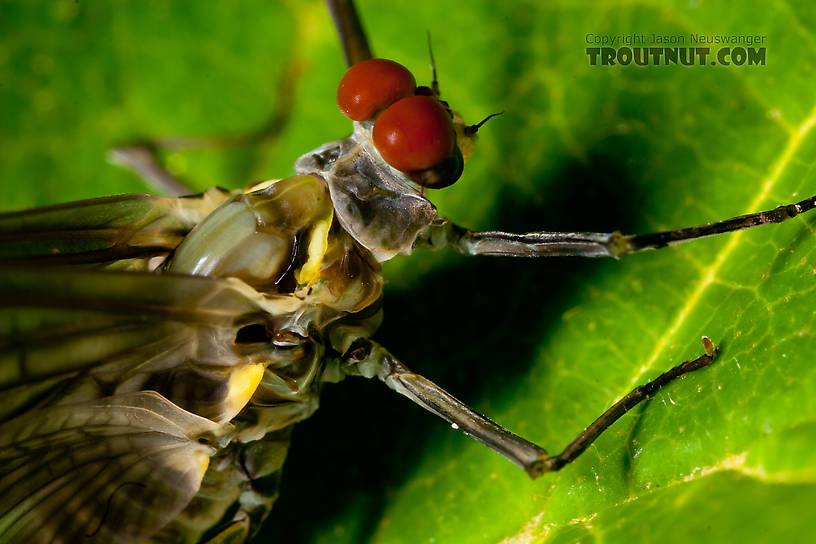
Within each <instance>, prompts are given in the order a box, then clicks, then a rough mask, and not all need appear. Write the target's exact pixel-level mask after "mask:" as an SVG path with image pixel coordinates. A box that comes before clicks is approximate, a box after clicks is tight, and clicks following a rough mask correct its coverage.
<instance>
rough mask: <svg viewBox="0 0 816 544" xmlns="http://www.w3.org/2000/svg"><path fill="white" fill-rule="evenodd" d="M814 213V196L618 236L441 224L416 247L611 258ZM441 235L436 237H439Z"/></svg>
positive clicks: (611, 233)
mask: <svg viewBox="0 0 816 544" xmlns="http://www.w3.org/2000/svg"><path fill="white" fill-rule="evenodd" d="M813 208H816V195H814V196H811V197H810V198H806V199H805V200H802V201H800V202H797V203H795V204H787V205H784V206H779V207H777V208H774V209H773V210H768V211H764V212H759V213H750V214H747V215H740V216H737V217H733V218H731V219H726V220H724V221H717V222H716V223H706V224H704V225H697V226H694V227H686V228H682V229H676V230H667V231H662V232H653V233H649V234H639V235H624V234H621V233H620V232H529V233H525V234H515V233H510V232H498V231H491V232H472V231H470V230H468V229H466V228H463V227H459V226H457V225H454V224H452V223H445V224H444V225H441V226H439V227H437V228H436V230H435V231H432V232H429V233H428V236H426V237H424V238H423V239H422V240H420V241H418V244H417V246H423V245H424V246H431V247H435V248H438V247H443V246H450V247H453V248H454V249H456V250H457V251H459V252H461V253H465V254H467V255H495V256H504V257H564V256H576V257H614V258H618V257H620V256H622V255H626V254H628V253H636V252H638V251H643V250H646V249H659V248H662V247H666V246H671V245H675V244H680V243H683V242H688V241H690V240H697V239H699V238H706V237H709V236H716V235H717V234H724V233H726V232H734V231H738V230H745V229H749V228H752V227H759V226H762V225H770V224H772V223H782V222H783V221H786V220H788V219H791V218H793V217H796V216H797V215H800V214H802V213H805V212H807V211H810V210H812V209H813ZM440 232H441V236H439V234H440Z"/></svg>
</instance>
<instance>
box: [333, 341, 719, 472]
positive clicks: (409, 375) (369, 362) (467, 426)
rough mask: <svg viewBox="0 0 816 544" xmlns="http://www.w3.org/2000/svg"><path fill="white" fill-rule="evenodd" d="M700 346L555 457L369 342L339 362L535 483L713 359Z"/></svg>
mask: <svg viewBox="0 0 816 544" xmlns="http://www.w3.org/2000/svg"><path fill="white" fill-rule="evenodd" d="M702 342H703V348H704V351H705V353H704V354H703V355H701V356H700V357H698V358H697V359H694V360H691V361H685V362H683V363H681V364H679V365H677V366H675V367H674V368H672V369H671V370H669V371H668V372H665V373H663V374H661V375H660V376H658V377H657V378H655V379H654V380H652V381H650V382H649V383H647V384H645V385H641V386H639V387H636V388H635V389H633V390H632V391H631V392H630V393H629V394H628V395H626V396H624V397H623V398H621V399H620V400H619V401H617V402H616V403H615V404H613V405H612V406H611V407H610V408H609V409H608V410H607V411H606V412H604V413H603V414H601V416H600V417H598V418H597V419H596V420H595V421H593V422H592V423H591V424H590V425H589V426H588V427H587V428H586V429H584V431H583V432H581V434H579V435H578V436H577V437H576V438H575V439H574V440H573V441H572V442H570V443H569V445H568V446H567V447H566V448H564V450H563V451H562V452H561V453H559V454H557V455H549V454H548V453H547V451H546V450H545V449H544V448H542V447H540V446H538V445H536V444H534V443H532V442H530V441H529V440H526V439H524V438H522V437H520V436H518V435H515V434H513V433H511V432H510V431H508V430H507V429H505V428H504V427H501V426H500V425H498V424H496V423H494V422H493V421H491V420H490V419H488V418H487V417H485V416H483V415H482V414H480V413H478V412H476V411H475V410H473V409H471V408H469V407H468V406H467V405H466V404H465V403H463V402H462V401H460V400H458V399H457V398H455V397H454V396H453V395H451V394H450V393H448V392H447V391H445V390H444V389H442V388H441V387H439V386H438V385H436V384H435V383H433V382H432V381H430V380H429V379H427V378H425V377H423V376H420V375H419V374H415V373H413V372H411V371H410V370H408V369H407V368H405V366H403V364H402V363H400V362H399V361H398V360H397V359H396V358H394V356H393V355H391V354H390V353H388V351H386V350H385V349H384V348H383V347H382V346H379V345H378V344H375V343H374V342H371V341H369V340H358V341H357V342H355V343H354V344H353V345H352V346H351V348H349V350H348V352H347V353H346V355H345V356H344V361H345V364H346V365H347V367H346V373H348V374H359V375H363V376H366V377H374V376H377V377H379V378H380V379H381V380H382V381H384V382H385V383H386V384H387V385H388V386H389V387H391V388H392V389H394V390H395V391H397V392H398V393H400V394H402V395H404V396H406V397H408V398H409V399H411V400H412V401H414V402H415V403H417V404H419V405H420V406H422V407H423V408H425V409H426V410H428V411H430V412H432V413H434V414H436V415H437V416H439V417H441V418H442V419H445V420H446V421H448V422H449V423H450V424H451V425H452V426H454V427H455V428H458V429H461V430H462V431H464V432H465V433H466V434H467V435H469V436H470V437H472V438H474V439H476V440H478V441H479V442H481V443H482V444H484V445H486V446H487V447H489V448H490V449H492V450H494V451H495V452H497V453H499V454H501V455H502V456H504V457H506V458H507V459H509V460H510V461H512V462H513V463H515V464H516V465H518V466H520V467H521V468H523V469H524V470H525V471H526V472H527V474H529V475H530V477H531V478H537V477H538V476H541V475H542V474H545V473H547V472H553V471H556V470H559V469H561V468H562V467H563V466H564V465H567V464H569V463H571V462H572V461H574V460H575V459H576V458H577V457H578V456H579V455H581V453H583V452H584V451H585V450H586V449H587V448H588V447H589V446H590V445H591V444H592V443H593V442H594V441H595V440H597V438H598V437H599V436H600V435H601V434H602V433H603V432H604V431H605V430H606V429H607V428H608V427H609V426H610V425H612V424H613V423H614V422H615V421H617V420H618V419H620V418H621V417H622V416H623V415H624V414H626V412H628V411H629V410H631V409H632V408H634V407H635V406H637V405H638V404H640V403H641V402H643V401H644V400H646V399H648V398H650V397H651V396H652V395H654V394H655V393H656V392H657V391H658V390H660V389H661V388H662V387H663V386H665V385H666V384H668V383H670V382H672V381H673V380H675V379H677V378H679V377H680V376H683V375H684V374H687V373H689V372H693V371H695V370H699V369H701V368H703V367H706V366H708V365H710V364H711V363H712V362H713V361H714V358H715V356H716V354H717V347H716V346H715V345H714V343H713V342H711V340H709V339H708V338H707V337H705V336H704V337H703V339H702Z"/></svg>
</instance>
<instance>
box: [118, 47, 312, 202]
mask: <svg viewBox="0 0 816 544" xmlns="http://www.w3.org/2000/svg"><path fill="white" fill-rule="evenodd" d="M301 70H302V62H301V61H300V60H299V59H298V58H297V57H294V58H292V59H291V60H290V61H289V62H288V64H287V65H286V67H285V68H284V70H283V73H282V75H281V77H280V78H279V81H278V85H277V92H276V96H275V106H274V108H273V109H272V113H271V114H270V115H269V117H268V118H267V120H266V122H265V123H264V124H263V125H261V126H260V127H258V128H257V129H256V130H252V131H250V132H244V133H238V134H232V135H227V136H221V137H186V136H170V137H165V138H156V139H153V140H146V141H141V142H135V143H132V144H128V145H123V146H119V147H115V148H113V149H111V150H110V151H109V152H108V160H109V161H110V162H111V163H113V164H116V165H118V166H122V167H124V168H127V169H129V170H131V171H132V172H134V173H135V174H137V175H138V176H139V177H141V178H142V179H143V180H144V182H145V183H147V184H148V185H149V186H151V187H152V188H154V189H156V190H157V191H160V192H162V193H164V194H167V195H170V196H184V195H189V194H191V193H195V192H197V191H196V190H195V189H193V188H191V187H190V186H189V185H187V184H186V183H185V182H184V181H183V180H181V179H179V178H178V177H176V176H175V175H173V174H172V173H171V172H170V171H169V170H167V169H166V168H165V167H164V166H163V165H162V164H161V160H160V157H159V154H160V152H162V151H189V150H194V149H197V150H210V151H221V150H225V149H233V148H237V147H244V146H253V145H259V144H265V145H274V143H275V141H276V140H277V139H278V137H279V136H280V135H281V133H282V132H283V130H284V129H285V128H286V126H287V125H288V123H289V119H290V117H291V113H292V109H293V107H294V101H295V96H296V94H295V87H296V85H297V81H298V79H299V78H300V73H301Z"/></svg>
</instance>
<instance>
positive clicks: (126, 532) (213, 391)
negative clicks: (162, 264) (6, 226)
mask: <svg viewBox="0 0 816 544" xmlns="http://www.w3.org/2000/svg"><path fill="white" fill-rule="evenodd" d="M261 299H262V297H261V295H260V294H258V293H257V292H256V291H255V290H253V289H251V288H249V287H248V286H246V285H245V284H243V283H241V282H239V281H235V280H219V279H214V278H209V277H198V276H186V275H172V274H155V273H148V272H126V271H119V270H114V271H111V270H99V269H95V268H87V267H55V268H50V267H33V266H0V394H2V396H3V402H2V403H0V535H1V536H0V541H11V542H82V541H85V540H88V541H98V542H138V541H140V540H142V539H144V538H145V537H146V536H149V535H150V534H153V533H154V532H156V531H157V530H159V529H160V528H161V527H162V526H163V525H165V524H166V523H167V522H168V521H169V520H170V519H172V518H174V517H175V516H177V515H178V513H179V512H180V511H182V510H183V509H184V507H185V506H186V505H187V504H188V503H189V502H190V500H191V498H192V497H194V496H195V495H196V493H197V492H198V490H199V486H200V485H201V479H202V477H203V475H204V473H205V471H206V467H207V462H208V459H209V455H210V454H211V453H212V452H214V451H216V450H215V449H214V448H213V447H212V446H211V444H215V442H214V441H213V435H220V434H223V433H224V432H225V430H224V429H225V428H227V427H229V425H228V424H219V423H217V422H225V421H228V420H229V419H231V418H232V417H234V416H235V414H236V413H237V411H238V410H240V409H241V408H242V407H243V405H244V404H246V402H247V401H248V400H249V398H250V396H251V394H252V392H253V391H254V387H255V386H257V383H258V381H257V380H260V378H261V375H262V372H263V368H264V365H263V364H259V363H258V362H257V361H255V360H254V359H253V351H252V350H253V346H252V345H251V344H241V343H237V342H236V333H237V331H238V330H239V329H240V328H241V327H242V325H243V324H244V323H246V322H248V321H252V320H258V319H264V317H265V316H266V315H267V314H266V313H265V311H264V309H263V308H262V307H261V305H260V304H261V302H262V301H261ZM235 376H238V379H233V378H234V377H235ZM253 377H255V381H253V379H252V378H253ZM253 383H254V384H255V385H253ZM236 384H237V386H236ZM146 389H150V390H153V391H143V390H146ZM196 414H197V415H196ZM200 416H203V417H200ZM205 418H206V419H205ZM202 441H204V442H202ZM6 538H8V540H4V539H6Z"/></svg>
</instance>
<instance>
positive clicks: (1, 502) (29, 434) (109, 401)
mask: <svg viewBox="0 0 816 544" xmlns="http://www.w3.org/2000/svg"><path fill="white" fill-rule="evenodd" d="M226 430H227V429H226V428H225V427H224V426H218V425H216V424H215V423H213V422H211V421H209V420H207V419H204V418H201V417H198V416H195V415H193V414H190V413H189V412H186V411H185V410H182V409H181V408H179V407H177V406H175V405H174V404H173V403H171V402H169V401H167V400H166V399H164V398H163V397H162V396H161V395H159V394H158V393H155V392H151V391H144V392H138V393H130V394H124V395H117V396H114V397H108V398H103V399H98V400H96V401H91V402H85V403H78V404H70V405H65V406H59V407H50V408H45V409H40V410H33V411H30V412H28V413H26V414H25V415H24V416H22V417H18V418H16V419H13V420H11V421H9V422H6V423H4V424H2V425H0V489H2V490H3V492H2V494H0V535H2V540H3V541H4V542H31V543H69V542H111V543H129V542H139V541H141V540H143V539H145V538H147V537H149V536H150V535H151V534H153V533H154V532H156V531H157V530H158V529H159V528H160V527H161V526H163V525H164V524H165V523H167V522H168V521H169V520H171V519H172V518H173V517H175V516H176V515H177V514H178V513H179V512H180V511H181V510H182V509H183V508H184V507H185V506H186V505H187V503H188V502H189V501H190V499H191V498H192V497H193V496H194V495H195V494H196V493H197V492H198V489H199V486H200V484H201V479H202V478H203V476H204V473H205V472H206V470H207V466H208V464H209V455H210V454H211V451H212V448H211V447H210V446H208V445H206V443H205V442H206V441H207V440H208V439H209V440H212V439H214V438H215V437H216V436H217V435H219V434H223V433H224V432H225V431H226Z"/></svg>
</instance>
